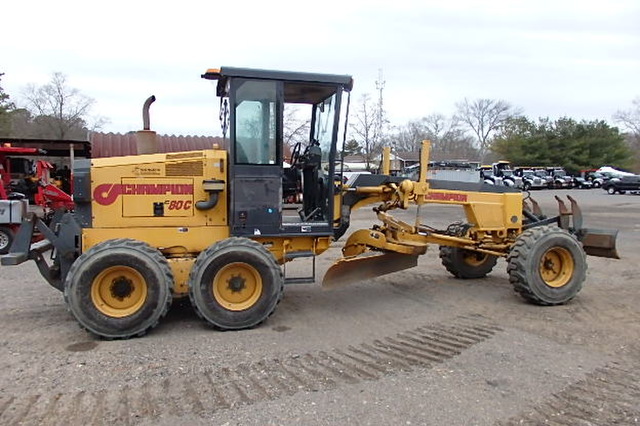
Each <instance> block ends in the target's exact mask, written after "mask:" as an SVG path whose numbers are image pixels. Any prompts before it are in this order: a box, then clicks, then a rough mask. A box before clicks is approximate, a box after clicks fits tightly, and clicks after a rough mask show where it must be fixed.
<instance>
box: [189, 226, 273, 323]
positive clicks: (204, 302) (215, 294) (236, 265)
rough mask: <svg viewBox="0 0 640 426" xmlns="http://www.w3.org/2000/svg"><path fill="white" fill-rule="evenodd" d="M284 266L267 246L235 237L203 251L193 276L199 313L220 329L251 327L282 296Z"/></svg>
mask: <svg viewBox="0 0 640 426" xmlns="http://www.w3.org/2000/svg"><path fill="white" fill-rule="evenodd" d="M283 291H284V279H283V276H282V269H281V268H280V266H279V265H278V264H277V262H276V260H275V258H274V257H273V255H272V254H271V252H269V251H268V250H267V249H266V248H265V247H264V246H262V245H261V244H259V243H257V242H255V241H253V240H250V239H248V238H237V237H231V238H227V239H225V240H222V241H220V242H218V243H216V244H213V245H212V246H210V247H209V248H207V249H206V250H205V251H203V252H202V253H200V255H199V256H198V258H197V259H196V261H195V264H194V266H193V269H192V270H191V275H190V276H189V298H190V299H191V303H192V305H193V307H194V309H195V311H196V312H197V314H198V315H199V316H200V317H201V318H203V319H204V320H205V321H207V322H208V323H209V324H210V325H211V326H213V327H215V328H217V329H220V330H239V329H243V328H251V327H255V326H256V325H258V324H260V323H262V322H263V321H264V320H266V319H267V318H268V317H269V316H270V315H271V314H272V313H273V311H274V310H275V308H276V305H277V304H278V302H279V301H280V299H281V298H282V294H283Z"/></svg>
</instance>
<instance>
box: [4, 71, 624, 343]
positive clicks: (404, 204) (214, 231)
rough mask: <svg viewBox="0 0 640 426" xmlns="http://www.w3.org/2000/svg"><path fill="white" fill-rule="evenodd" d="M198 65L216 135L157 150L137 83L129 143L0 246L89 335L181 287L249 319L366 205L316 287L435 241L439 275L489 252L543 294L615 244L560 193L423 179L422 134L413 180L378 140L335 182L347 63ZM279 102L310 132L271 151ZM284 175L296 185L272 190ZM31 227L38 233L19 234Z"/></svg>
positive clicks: (491, 260) (479, 267)
mask: <svg viewBox="0 0 640 426" xmlns="http://www.w3.org/2000/svg"><path fill="white" fill-rule="evenodd" d="M202 77H203V78H204V79H207V80H212V81H213V82H214V83H215V85H216V93H217V96H218V97H219V98H220V120H221V124H222V129H223V134H224V140H225V144H226V145H227V146H226V147H225V148H224V149H222V148H220V147H216V146H214V147H212V149H206V150H199V151H188V152H174V153H157V147H155V138H154V132H153V131H151V130H150V126H149V106H150V105H151V102H153V100H154V99H155V98H153V97H152V98H149V99H148V100H147V102H146V103H145V105H144V107H143V119H144V130H142V131H141V132H139V142H140V144H139V148H138V149H139V155H133V156H125V157H113V158H100V159H86V160H85V159H83V160H78V161H76V162H75V164H74V176H75V181H74V202H75V209H74V211H70V212H67V213H65V214H63V215H60V216H59V218H58V219H57V220H56V221H55V223H52V224H51V225H50V226H47V225H46V224H45V223H44V222H43V221H42V220H40V219H39V218H38V217H37V216H36V215H33V214H30V215H29V216H28V217H27V219H26V220H25V221H24V222H23V223H22V225H21V227H20V230H19V233H18V235H17V236H16V239H15V241H14V243H13V245H12V248H11V251H10V253H9V254H8V255H6V256H4V257H3V258H2V264H3V265H5V266H8V265H18V264H20V263H23V262H25V261H27V260H30V259H31V260H34V261H35V262H36V263H37V265H38V268H39V270H40V273H41V274H42V275H43V277H44V278H45V279H46V280H47V281H48V282H49V283H50V284H51V285H52V286H53V287H55V288H56V289H58V290H60V291H62V292H63V293H64V300H65V302H66V304H67V307H68V309H69V310H70V312H71V313H72V314H73V316H74V317H75V318H76V319H77V320H78V322H79V323H80V325H81V326H82V327H83V328H85V329H86V330H88V331H89V332H91V333H93V334H95V335H97V336H100V337H102V338H106V339H115V338H129V337H133V336H141V335H143V334H145V333H146V332H147V331H149V330H150V329H151V328H153V327H154V326H155V325H156V324H158V322H159V320H160V319H161V318H162V317H163V316H164V315H165V314H166V313H167V311H168V309H169V307H170V305H171V303H172V300H173V299H176V298H181V297H183V298H186V297H188V298H189V299H190V301H191V303H192V305H193V307H194V309H195V310H196V312H197V313H198V315H199V316H200V317H201V318H203V319H204V320H205V321H206V322H207V323H209V324H210V325H212V326H213V327H215V328H218V329H222V330H236V329H243V328H248V327H253V326H256V325H257V324H260V323H261V322H263V321H264V320H265V319H266V318H267V317H269V315H271V314H272V313H273V311H274V310H275V308H276V305H277V304H278V302H279V301H280V299H281V298H282V296H283V291H284V285H285V284H296V283H311V282H315V280H316V277H315V263H312V265H313V267H312V268H310V269H311V271H309V274H308V276H289V274H288V273H287V268H286V264H287V263H288V262H291V261H294V260H296V259H298V258H309V259H310V260H311V262H314V261H315V257H316V256H318V255H320V254H321V253H323V252H324V251H326V250H327V249H328V248H329V247H330V246H331V245H332V243H333V242H334V241H335V240H337V239H338V238H340V237H341V236H342V235H343V234H344V233H345V232H346V231H347V229H348V227H349V217H350V214H351V212H352V211H354V210H355V209H358V208H361V207H364V206H371V205H375V208H374V212H375V213H376V215H377V217H378V219H379V220H380V224H377V225H374V226H373V227H372V228H371V229H363V230H357V231H355V232H353V233H352V234H351V235H350V236H349V237H348V238H347V239H346V241H345V244H344V248H343V250H342V251H343V257H342V258H341V259H340V260H338V261H337V262H336V263H335V264H334V265H333V266H332V267H331V268H330V269H329V271H328V272H327V273H326V275H325V277H324V281H323V285H325V286H327V287H331V286H335V285H341V284H346V283H349V282H353V281H358V280H366V279H370V278H372V277H376V276H379V275H383V274H387V273H391V272H394V271H398V270H403V269H406V268H410V267H413V266H416V264H417V258H418V256H420V255H421V254H424V253H425V252H426V250H427V247H428V245H429V244H437V245H438V246H439V247H440V249H439V250H440V257H441V259H442V263H443V264H444V266H445V267H446V269H447V270H448V271H449V272H451V273H452V274H453V275H454V276H456V277H458V278H480V277H483V276H485V275H487V274H488V273H489V272H490V271H491V270H492V268H493V267H494V266H495V265H496V261H497V259H498V258H499V257H503V258H506V260H507V264H508V266H507V270H508V273H509V277H510V281H511V283H512V284H513V286H514V288H515V290H516V291H517V292H518V293H520V294H521V295H522V296H523V297H524V298H525V299H526V300H528V301H530V302H533V303H536V304H540V305H555V304H562V303H565V302H567V301H569V300H570V299H571V298H573V297H574V296H575V295H576V293H577V292H578V291H579V290H580V288H581V287H582V284H583V282H584V281H585V277H586V268H587V265H586V260H585V258H586V256H585V254H591V255H596V256H605V257H618V255H617V252H616V248H615V242H616V234H617V231H606V230H593V229H585V228H583V227H582V216H581V213H580V209H579V207H578V205H577V203H576V202H575V201H574V200H572V199H571V200H570V205H569V206H567V205H566V204H565V203H564V202H563V201H561V200H559V206H560V209H559V214H558V215H555V216H551V217H546V216H544V215H543V214H542V212H541V211H540V209H539V207H538V205H537V204H536V203H535V202H534V201H533V200H530V199H528V197H527V196H526V194H523V193H522V192H520V191H519V190H516V189H513V188H509V187H504V186H493V185H486V184H483V183H477V184H475V183H461V182H447V181H435V180H427V179H426V176H427V167H426V165H427V164H428V157H429V143H428V142H424V143H423V147H422V151H421V164H422V165H423V167H422V168H421V170H420V174H419V179H418V180H409V179H406V178H403V177H399V176H391V175H390V174H389V161H388V158H389V150H385V155H384V158H385V159H386V161H384V162H383V170H382V173H381V174H362V175H359V176H357V177H355V178H352V179H350V180H349V181H348V182H346V183H345V182H343V180H342V176H341V170H340V164H341V158H342V156H341V152H340V146H341V145H342V144H344V138H345V135H346V125H347V124H346V118H347V116H348V106H349V102H348V99H349V94H350V91H351V89H352V86H353V80H352V78H351V77H350V76H346V75H332V74H314V73H298V72H283V71H268V70H257V69H242V68H230V67H223V68H220V69H210V70H208V71H207V72H206V73H205V74H203V75H202ZM292 105H294V106H297V107H298V108H299V109H297V110H296V111H297V112H296V113H297V114H299V115H300V114H303V113H306V114H308V115H307V118H308V119H309V120H310V131H309V135H308V139H307V140H306V143H300V144H297V145H296V146H295V147H294V148H293V150H292V153H291V157H290V158H286V160H288V161H287V162H285V147H284V142H283V140H284V138H283V133H284V123H283V116H284V111H285V108H288V107H291V106H292ZM285 163H286V164H287V165H289V164H290V167H285ZM285 181H286V182H288V183H287V185H288V186H287V187H288V188H291V187H294V188H299V190H300V192H301V194H300V196H298V197H285V196H283V182H285ZM292 181H293V182H296V183H297V184H296V185H293V186H291V185H290V183H291V182H292ZM287 200H294V201H297V202H298V203H297V204H291V203H290V202H287ZM428 204H453V205H459V206H461V207H462V208H463V209H464V212H465V216H466V221H464V222H460V223H453V224H451V225H450V226H448V227H447V228H446V229H442V230H439V229H436V228H433V227H430V226H428V225H425V224H423V223H421V221H420V214H419V213H420V209H421V208H426V205H428ZM410 205H417V211H418V214H417V216H416V222H415V223H413V224H409V223H405V222H402V221H400V220H397V219H395V218H394V217H393V216H391V214H390V212H391V211H392V210H394V209H398V208H399V209H407V208H408V207H409V206H410ZM34 229H38V230H39V231H40V232H41V233H42V234H43V235H44V236H45V238H46V239H45V240H43V241H41V242H39V243H35V244H31V235H32V234H33V232H34ZM47 253H50V254H47Z"/></svg>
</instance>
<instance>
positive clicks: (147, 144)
mask: <svg viewBox="0 0 640 426" xmlns="http://www.w3.org/2000/svg"><path fill="white" fill-rule="evenodd" d="M155 100H156V97H155V96H153V95H151V96H149V97H148V98H147V100H146V101H144V105H143V106H142V125H143V130H138V132H137V133H136V148H137V150H138V155H140V154H155V153H157V152H158V139H157V137H156V132H154V131H153V130H151V124H150V120H149V107H151V104H152V103H153V102H155Z"/></svg>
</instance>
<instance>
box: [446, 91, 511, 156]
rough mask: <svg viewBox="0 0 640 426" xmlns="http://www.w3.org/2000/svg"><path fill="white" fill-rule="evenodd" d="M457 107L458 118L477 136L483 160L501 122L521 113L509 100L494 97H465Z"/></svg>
mask: <svg viewBox="0 0 640 426" xmlns="http://www.w3.org/2000/svg"><path fill="white" fill-rule="evenodd" d="M456 108H457V113H456V117H457V119H459V120H460V121H461V122H462V123H463V124H464V125H465V126H466V127H467V128H468V129H469V130H471V131H472V132H473V134H474V136H475V137H476V138H477V142H478V150H479V155H480V161H481V162H483V161H484V158H485V155H486V154H487V152H488V151H489V148H491V142H492V136H493V134H494V132H495V131H496V130H497V129H498V128H499V127H500V124H501V123H502V122H504V120H506V119H507V118H509V117H511V116H513V115H518V114H519V113H520V111H519V110H518V109H515V108H513V107H512V106H511V104H509V103H508V102H506V101H502V100H494V99H476V100H475V101H469V100H468V99H466V98H465V99H464V101H462V102H459V103H457V104H456Z"/></svg>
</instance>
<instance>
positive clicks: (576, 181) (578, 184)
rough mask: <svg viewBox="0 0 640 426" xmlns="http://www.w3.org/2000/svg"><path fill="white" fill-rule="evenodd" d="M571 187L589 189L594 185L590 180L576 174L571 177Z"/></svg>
mask: <svg viewBox="0 0 640 426" xmlns="http://www.w3.org/2000/svg"><path fill="white" fill-rule="evenodd" d="M573 187H574V188H577V189H591V188H593V187H594V185H593V182H592V181H590V180H586V179H585V178H583V177H579V176H576V177H574V178H573Z"/></svg>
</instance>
